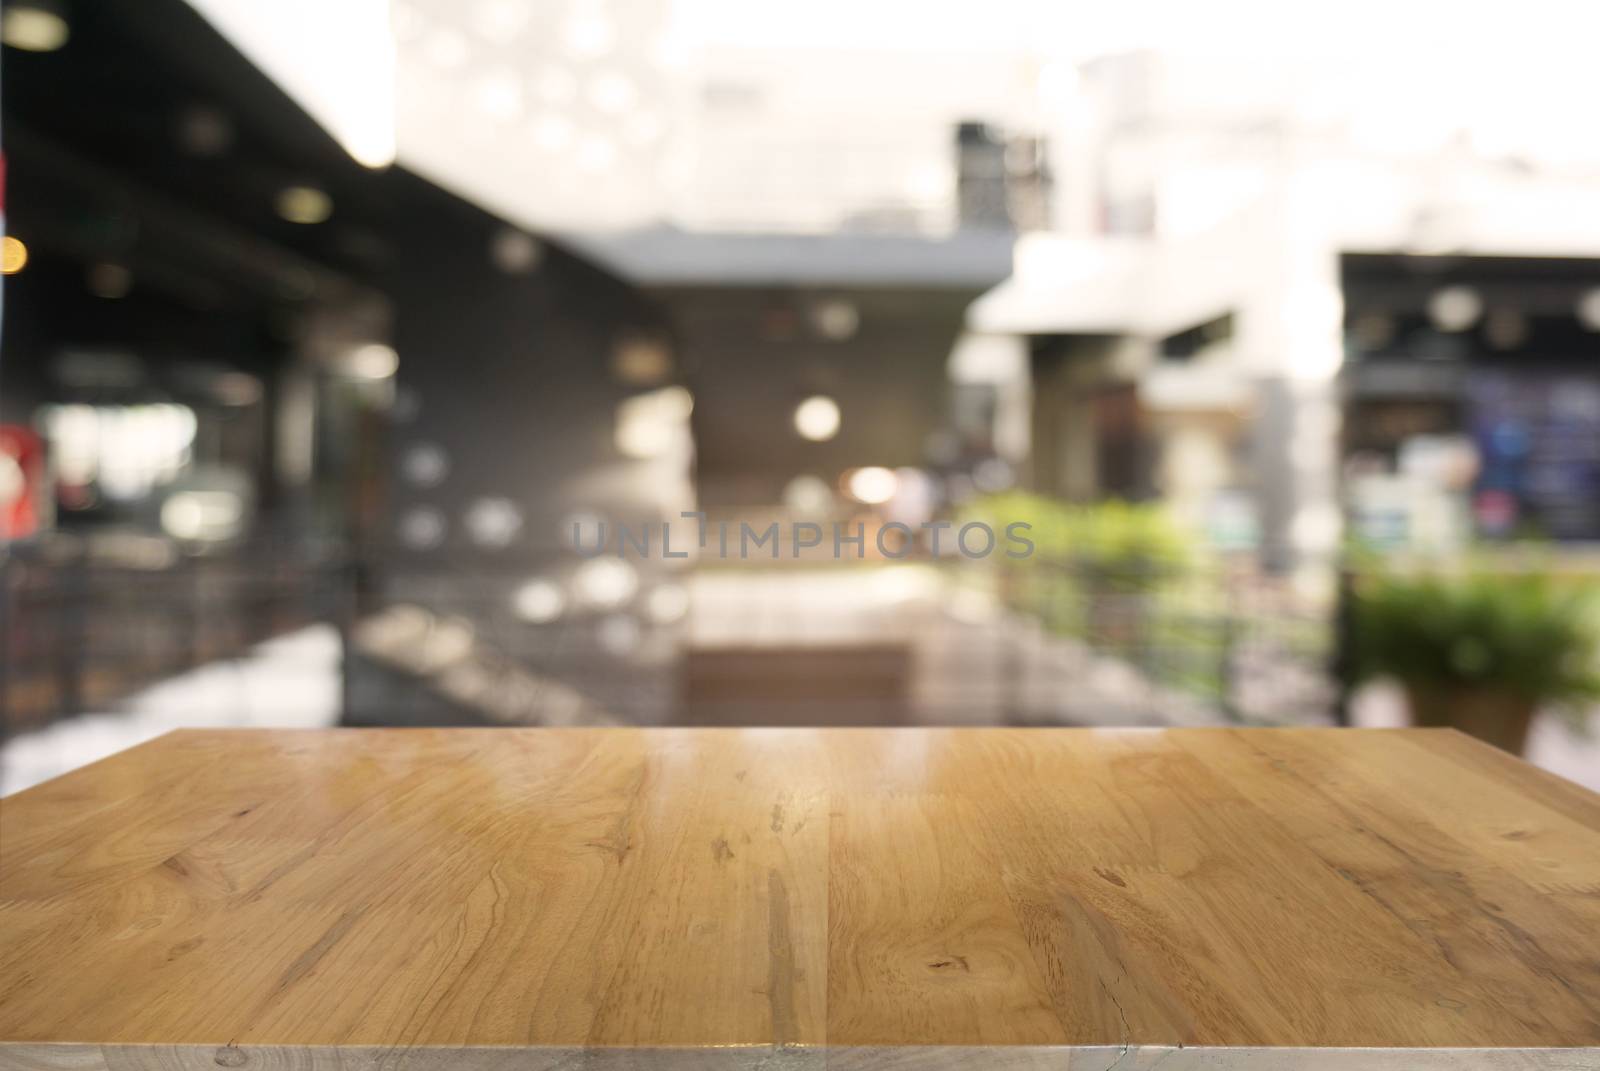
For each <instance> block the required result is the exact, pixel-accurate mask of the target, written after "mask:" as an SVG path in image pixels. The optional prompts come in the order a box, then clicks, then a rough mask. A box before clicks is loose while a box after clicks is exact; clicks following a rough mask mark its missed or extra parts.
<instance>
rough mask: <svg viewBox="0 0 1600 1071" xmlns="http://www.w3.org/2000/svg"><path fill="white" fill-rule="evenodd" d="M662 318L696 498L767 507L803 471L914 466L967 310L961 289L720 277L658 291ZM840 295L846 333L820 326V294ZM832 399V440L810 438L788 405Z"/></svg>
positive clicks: (945, 385)
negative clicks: (678, 358) (851, 312)
mask: <svg viewBox="0 0 1600 1071" xmlns="http://www.w3.org/2000/svg"><path fill="white" fill-rule="evenodd" d="M653 293H654V295H655V296H656V297H657V298H658V299H659V300H660V302H661V304H662V305H663V306H664V307H665V308H666V309H667V311H668V313H669V314H670V317H671V320H672V323H673V326H674V329H675V331H676V333H677V337H678V340H679V345H680V348H681V354H682V361H683V365H684V369H685V376H686V378H687V381H688V383H689V384H690V387H691V389H692V390H693V391H694V395H695V411H694V430H695V448H696V460H697V467H698V475H699V480H700V494H701V498H702V501H703V502H704V503H705V504H707V505H708V506H711V507H713V508H715V507H718V506H724V505H727V506H737V505H754V504H769V503H773V502H776V501H778V500H779V498H780V496H781V494H782V491H783V488H784V485H785V484H786V483H787V482H788V481H789V480H790V479H792V478H794V477H795V476H797V475H801V474H812V475H816V476H820V477H822V478H823V479H826V480H830V481H831V480H832V479H834V478H836V477H837V476H838V475H839V473H841V472H842V471H843V470H844V469H847V468H851V467H855V466H861V465H885V466H890V467H893V466H898V465H922V464H925V463H926V462H927V457H926V450H927V445H928V439H929V436H930V435H932V434H933V433H934V432H936V431H938V430H939V429H940V428H941V427H944V426H946V425H947V423H948V416H949V407H948V400H949V380H948V375H947V372H946V364H947V362H948V359H949V356H950V350H951V348H952V346H953V345H954V344H955V340H956V337H957V336H958V335H959V333H960V331H961V328H962V322H963V316H964V314H965V311H966V308H967V306H968V305H969V304H970V303H971V302H972V301H973V300H974V299H975V298H976V297H977V296H978V291H976V290H972V291H968V290H964V289H954V288H951V289H917V290H910V289H853V290H847V291H846V290H828V291H811V290H775V289H759V290H758V289H748V288H733V287H726V288H720V289H709V288H705V289H701V288H684V289H671V290H660V291H655V292H653ZM830 300H843V301H847V302H849V303H850V304H852V305H854V306H855V308H856V310H857V313H858V325H857V328H856V330H855V333H854V334H853V335H852V336H851V337H849V338H846V339H842V340H835V339H831V338H829V337H826V336H825V335H824V334H823V333H822V332H821V331H819V330H818V327H817V324H816V322H815V315H816V314H815V310H816V308H817V307H818V305H819V304H820V303H824V302H827V301H830ZM814 394H823V395H828V396H830V397H832V398H834V399H835V400H836V401H837V402H838V403H839V407H840V410H841V415H842V421H841V425H840V431H839V434H838V436H837V438H835V439H833V440H831V441H829V442H821V443H818V442H808V441H806V440H805V439H803V438H801V437H800V436H799V435H798V434H797V433H796V431H795V429H794V423H793V418H794V409H795V406H796V405H797V404H799V403H800V402H801V401H802V400H803V399H805V398H806V397H808V396H810V395H814Z"/></svg>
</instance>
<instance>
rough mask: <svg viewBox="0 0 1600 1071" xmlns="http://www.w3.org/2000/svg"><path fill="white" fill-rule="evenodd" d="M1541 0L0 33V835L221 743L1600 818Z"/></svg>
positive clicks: (67, 17) (1575, 307)
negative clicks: (1491, 791)
mask: <svg viewBox="0 0 1600 1071" xmlns="http://www.w3.org/2000/svg"><path fill="white" fill-rule="evenodd" d="M1523 7H1524V8H1526V9H1527V10H1526V11H1525V12H1524V15H1525V17H1521V18H1519V20H1518V26H1517V27H1508V26H1506V25H1505V23H1504V20H1503V18H1502V17H1500V16H1498V15H1495V14H1493V13H1491V12H1489V11H1488V10H1480V9H1476V8H1473V7H1472V6H1471V5H1446V4H1441V3H1418V4H1414V5H1399V6H1396V5H1383V6H1380V5H1377V4H1376V3H1371V2H1358V3H1356V4H1354V5H1351V4H1341V5H1319V6H1317V7H1316V8H1315V9H1306V8H1304V7H1303V6H1299V5H1276V4H1268V3H1266V2H1264V0H1227V2H1224V3H1221V4H1207V5H1184V4H1177V3H1157V2H1147V3H1135V4H1128V5H1087V4H1058V3H1051V2H1048V0H997V2H991V3H986V4H972V3H951V4H940V3H934V4H930V3H909V2H899V0H895V2H886V3H875V4H869V5H863V4H859V3H854V4H852V3H845V2H842V0H816V2H812V3H807V4H793V5H791V4H750V3H738V2H736V0H338V2H335V0H278V2H276V3H273V4H261V3H258V2H256V0H6V2H5V3H4V6H3V35H0V36H3V43H4V48H3V53H0V110H3V115H0V148H3V153H4V197H3V212H4V235H5V236H4V272H5V277H4V289H3V308H0V794H6V793H11V792H16V791H19V790H21V789H23V788H26V787H28V786H30V785H32V784H35V783H37V782H39V781H41V780H44V779H46V778H49V777H52V776H55V775H56V774H59V773H61V772H64V771H66V770H68V769H72V768H74V767H76V766H80V765H82V764H84V763H87V762H91V761H94V760H95V759H98V758H100V757H102V756H104V755H106V754H109V753H111V752H114V751H117V750H120V749H122V748H125V747H128V746H131V745H132V744H134V743H137V742H139V741H142V740H145V739H148V738H150V737H153V736H156V735H159V734H160V733H162V732H165V731H167V730H169V729H172V728H176V727H182V726H211V725H222V726H226V725H240V726H306V727H309V726H334V725H347V726H380V725H383V726H388V725H394V726H419V725H452V726H487V725H635V724H639V725H673V724H701V725H1016V726H1044V725H1074V726H1162V725H1336V724H1342V725H1402V724H1407V723H1409V722H1412V721H1416V722H1419V723H1423V724H1459V725H1460V726H1461V727H1462V728H1464V729H1465V730H1466V731H1469V732H1473V733H1474V734H1475V735H1480V736H1482V737H1484V738H1485V739H1488V740H1490V741H1491V742H1493V743H1496V744H1497V745H1498V746H1501V747H1505V748H1507V749H1508V750H1512V751H1516V752H1520V753H1522V754H1524V755H1525V756H1526V757H1528V758H1529V759H1530V761H1533V762H1534V763H1536V764H1538V765H1540V766H1543V767H1545V768H1547V769H1550V770H1552V771H1554V772H1556V773H1558V774H1560V775H1562V776H1564V777H1567V778H1570V779H1572V780H1575V781H1578V782H1580V783H1583V784H1587V785H1589V786H1590V787H1596V788H1600V737H1597V736H1596V734H1597V733H1600V617H1597V615H1600V605H1597V603H1596V601H1595V600H1596V598H1597V597H1600V590H1597V589H1600V127H1597V126H1596V124H1595V123H1594V122H1593V119H1592V116H1591V115H1590V111H1591V107H1592V99H1593V86H1592V74H1591V72H1592V58H1591V57H1590V56H1589V55H1588V52H1589V50H1590V49H1591V48H1592V42H1593V41H1594V40H1595V39H1596V37H1595V35H1596V32H1597V31H1600V10H1597V9H1595V8H1593V7H1592V6H1589V5H1583V4H1577V3H1556V2H1550V0H1532V2H1531V3H1530V4H1528V5H1523ZM1013 525H1022V526H1024V527H1023V528H1021V529H1018V531H1024V532H1026V533H1027V534H1028V537H1029V541H1030V547H1031V551H1030V553H1028V554H1027V555H1026V556H1012V555H1008V554H1007V553H1006V550H1007V549H1008V547H1014V546H1016V544H1008V543H1007V542H1006V541H1005V535H1004V533H1005V532H1007V531H1009V530H1010V528H1009V526H1013ZM774 526H775V530H776V537H775V538H773V539H768V540H763V541H760V542H758V543H757V544H756V545H755V546H754V547H753V549H752V548H751V546H750V545H749V541H748V539H747V538H746V537H745V533H746V532H750V533H754V534H755V535H757V536H761V535H765V534H766V533H768V532H769V531H772V530H773V529H774ZM729 532H732V533H733V539H732V542H733V544H734V545H733V547H732V549H729V547H728V540H727V533H729ZM985 532H988V533H990V534H991V535H993V534H999V535H1000V542H999V543H998V545H996V546H995V547H994V548H993V549H992V550H990V551H988V552H986V553H983V554H977V553H972V552H971V550H972V547H973V545H974V544H977V543H980V542H983V540H982V539H981V538H980V537H981V536H982V535H983V533H985ZM813 534H814V535H815V537H816V538H815V540H814V541H813V539H812V538H811V537H812V535H813ZM669 547H670V552H669ZM597 548H598V550H597ZM980 549H982V548H980ZM1464 697H1467V698H1464Z"/></svg>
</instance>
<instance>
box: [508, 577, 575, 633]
mask: <svg viewBox="0 0 1600 1071" xmlns="http://www.w3.org/2000/svg"><path fill="white" fill-rule="evenodd" d="M566 608H567V597H566V596H565V595H564V594H562V592H561V589H560V588H559V587H557V586H556V585H555V584H554V583H552V582H551V581H549V580H530V581H528V582H527V583H526V584H524V585H522V586H521V587H520V588H518V589H517V590H516V592H515V593H514V594H513V595H512V596H511V611H512V613H514V614H516V615H517V616H518V617H520V618H521V619H522V620H524V621H526V622H528V623H529V624H530V625H544V624H548V623H550V622H551V621H554V620H555V619H556V618H558V617H560V616H561V612H562V611H563V610H565V609H566Z"/></svg>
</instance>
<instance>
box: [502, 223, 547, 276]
mask: <svg viewBox="0 0 1600 1071" xmlns="http://www.w3.org/2000/svg"><path fill="white" fill-rule="evenodd" d="M489 259H490V260H493V261H494V266H495V267H497V268H499V269H500V270H501V271H503V272H505V273H506V274H507V275H525V274H527V273H528V272H530V271H532V270H533V269H534V268H537V267H538V266H539V262H540V261H541V260H543V259H544V247H543V246H542V245H540V244H539V242H538V240H537V239H536V238H534V237H533V236H532V235H531V234H526V233H524V232H522V231H519V230H517V229H516V228H515V227H503V228H501V229H500V230H498V231H496V232H495V236H494V237H493V238H491V239H490V240H489Z"/></svg>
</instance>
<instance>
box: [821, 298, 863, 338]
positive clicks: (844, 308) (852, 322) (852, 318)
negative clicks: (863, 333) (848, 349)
mask: <svg viewBox="0 0 1600 1071" xmlns="http://www.w3.org/2000/svg"><path fill="white" fill-rule="evenodd" d="M811 324H812V326H813V327H815V328H816V330H817V334H819V335H821V336H822V337H823V338H826V339H831V340H832V341H834V342H843V341H844V340H845V339H847V338H852V337H854V335H855V333H856V331H857V330H858V329H859V328H860V327H861V312H860V310H858V309H857V308H856V307H855V305H853V304H851V303H850V302H848V301H843V300H834V301H823V302H819V303H818V304H817V305H816V306H815V307H813V308H812V310H811Z"/></svg>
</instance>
